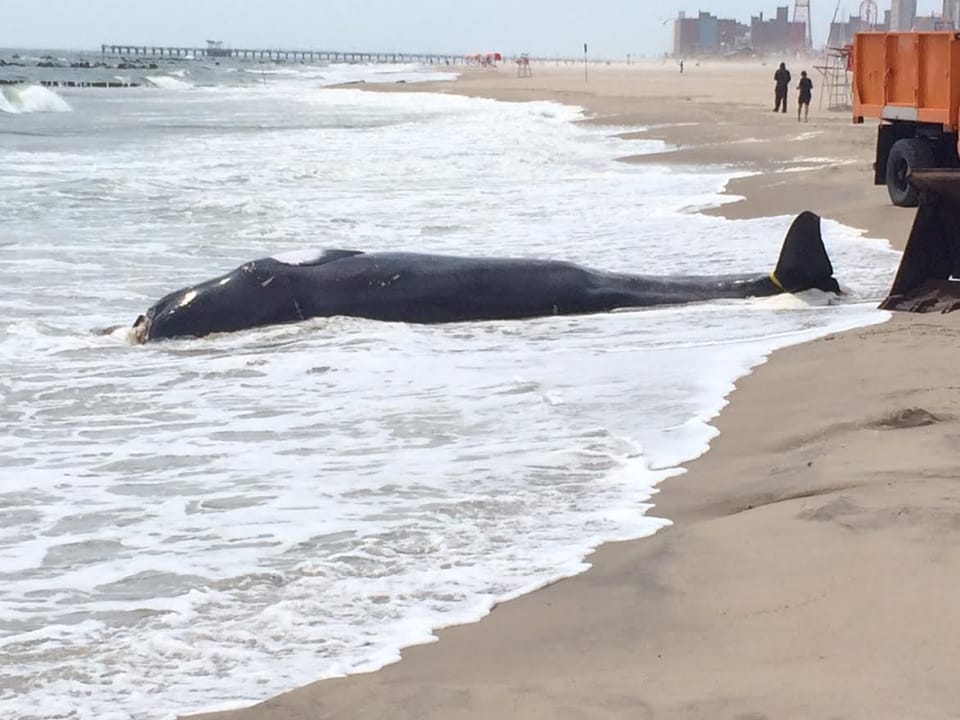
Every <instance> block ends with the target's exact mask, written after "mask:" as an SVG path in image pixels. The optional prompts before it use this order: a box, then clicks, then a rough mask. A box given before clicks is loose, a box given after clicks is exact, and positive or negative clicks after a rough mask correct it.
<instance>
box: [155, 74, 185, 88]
mask: <svg viewBox="0 0 960 720" xmlns="http://www.w3.org/2000/svg"><path fill="white" fill-rule="evenodd" d="M145 79H146V80H147V82H149V83H150V84H151V85H153V86H155V87H158V88H163V89H164V90H188V89H189V88H192V87H193V83H191V82H188V81H186V80H181V79H180V78H175V77H171V76H170V75H147V76H146V78H145Z"/></svg>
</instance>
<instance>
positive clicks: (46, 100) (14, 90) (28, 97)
mask: <svg viewBox="0 0 960 720" xmlns="http://www.w3.org/2000/svg"><path fill="white" fill-rule="evenodd" d="M71 110H73V108H71V107H70V105H69V104H68V103H67V101H66V100H64V99H63V98H62V97H60V96H59V95H57V94H56V93H55V92H54V91H53V90H49V89H47V88H45V87H43V86H42V85H25V86H23V87H10V86H8V87H4V88H0V112H5V113H13V114H20V113H31V112H70V111H71Z"/></svg>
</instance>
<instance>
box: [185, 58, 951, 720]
mask: <svg viewBox="0 0 960 720" xmlns="http://www.w3.org/2000/svg"><path fill="white" fill-rule="evenodd" d="M801 69H803V66H798V65H796V64H793V63H791V70H792V71H793V74H794V79H795V81H796V79H797V78H798V77H799V71H800V70H801ZM807 69H808V72H811V75H812V77H813V80H814V84H815V89H814V102H813V108H812V111H811V117H810V121H809V122H807V123H798V122H797V117H796V114H795V105H794V104H793V103H794V102H795V90H794V91H792V92H791V96H790V101H791V107H790V111H791V112H790V113H788V114H786V115H781V114H777V115H774V113H773V112H771V110H772V105H773V83H772V75H773V70H774V66H773V65H772V64H771V65H767V66H761V65H760V64H759V63H755V64H752V65H730V64H725V63H720V62H715V63H704V64H702V65H700V66H697V65H695V64H693V63H691V62H688V63H687V64H686V67H685V72H684V73H683V75H681V74H680V73H679V71H678V68H677V67H676V66H675V65H673V64H641V65H636V64H635V65H632V66H630V67H627V66H625V65H611V66H593V65H592V66H591V67H590V69H589V80H588V82H586V83H585V82H584V78H583V68H582V66H580V67H578V66H563V65H560V66H549V65H548V66H539V65H538V66H535V67H534V68H533V71H534V77H533V78H531V79H520V78H517V77H516V73H515V72H514V71H513V69H512V68H510V67H509V66H505V67H503V68H501V69H500V70H498V71H479V70H478V71H475V72H471V73H469V74H467V75H465V76H463V77H462V78H461V79H460V80H458V81H456V82H449V83H440V84H435V85H433V86H431V88H430V89H431V90H432V91H436V92H454V93H461V94H468V95H477V96H485V97H493V98H499V99H505V100H517V101H522V100H530V99H552V100H559V101H562V102H567V103H572V104H576V105H581V106H583V107H584V108H586V109H587V110H588V111H589V113H590V114H591V116H592V117H591V120H590V122H601V123H606V124H611V125H614V126H634V127H636V126H647V127H649V129H648V130H646V131H645V132H642V133H636V132H626V133H625V137H626V139H627V141H626V142H625V143H624V146H625V152H624V155H625V159H627V161H630V162H647V163H669V164H676V163H681V164H682V163H691V164H703V163H705V162H710V163H717V164H723V165H727V166H731V167H736V168H740V169H743V170H744V171H749V172H751V173H754V174H753V175H751V176H750V177H745V178H742V179H739V180H736V181H734V182H732V183H731V184H730V186H729V187H728V192H729V193H730V194H731V195H734V196H741V197H742V199H740V200H738V201H737V202H733V203H731V204H727V205H724V206H722V207H720V208H717V209H715V210H712V211H710V212H715V213H717V214H721V215H725V216H727V217H738V218H742V217H755V216H763V215H776V214H784V213H796V212H799V211H801V210H804V209H810V210H814V211H816V212H819V213H820V214H822V215H823V216H825V217H829V218H833V219H836V220H839V221H841V222H844V223H847V224H850V225H853V226H855V227H860V228H863V229H864V230H865V231H866V233H867V235H868V236H869V237H874V238H878V240H877V242H884V238H885V239H888V240H889V241H890V242H891V243H892V244H893V245H894V246H895V247H900V248H902V243H903V241H904V240H905V239H906V237H907V234H908V232H909V228H910V225H911V223H912V221H913V214H914V213H913V211H910V210H905V209H900V208H894V207H892V206H891V205H890V203H889V200H888V198H887V195H886V190H885V189H884V188H883V187H875V186H873V184H872V170H871V164H872V160H873V145H874V138H875V133H876V126H875V125H874V124H871V123H868V124H865V125H861V126H855V125H853V124H852V123H851V122H850V117H849V114H848V113H829V112H826V111H824V110H820V109H819V108H818V99H819V94H820V90H819V85H820V80H821V78H820V77H819V76H818V75H817V74H815V73H813V72H812V70H813V68H812V67H807ZM382 89H388V90H400V91H410V90H417V89H418V88H416V87H411V86H405V87H389V88H382ZM419 89H422V88H419ZM631 137H656V138H661V139H663V140H665V141H666V142H667V143H670V144H671V145H673V146H676V148H677V149H675V150H674V151H672V152H670V153H664V154H658V155H655V156H649V155H647V156H642V157H629V155H630V143H629V139H630V138H631ZM784 170H789V172H783V171H784ZM838 271H839V274H840V275H841V276H842V269H839V268H838ZM891 280H892V278H891ZM958 342H960V314H954V315H907V314H896V315H894V316H893V317H892V319H891V320H890V321H888V322H887V323H885V324H882V325H879V326H874V327H871V328H865V329H860V330H855V331H851V332H848V333H844V334H840V335H835V336H830V337H826V338H822V339H820V340H817V341H815V342H811V343H808V344H805V345H801V346H794V347H790V348H786V349H783V350H780V351H778V352H776V353H774V354H773V355H772V356H771V358H770V359H769V361H768V362H767V363H766V364H764V365H761V366H760V367H759V368H757V369H756V370H755V371H754V372H753V373H752V374H750V375H748V376H747V377H745V378H743V379H741V380H740V381H739V382H738V383H737V389H736V390H735V392H734V393H733V394H732V395H731V397H730V404H729V405H728V406H727V407H726V409H725V410H724V411H723V412H722V414H721V415H720V417H719V418H718V420H717V422H716V425H717V427H718V428H719V430H720V435H719V437H718V438H717V439H716V440H714V442H713V443H712V444H711V449H710V450H709V452H708V453H707V454H706V455H704V456H703V457H701V458H700V459H698V460H696V461H695V462H693V463H690V464H689V465H688V469H689V472H688V473H687V474H686V475H683V476H681V477H678V478H673V479H670V480H668V481H667V482H665V483H664V485H663V486H662V488H661V492H660V493H659V494H658V495H657V496H656V497H655V498H654V501H655V503H656V507H655V508H654V510H653V511H652V513H651V514H653V515H657V516H661V517H668V518H670V519H671V520H673V521H674V524H673V525H672V526H671V527H668V528H666V529H664V530H661V531H660V532H659V533H657V534H656V535H655V536H653V537H651V538H646V539H642V540H636V541H631V542H624V543H611V544H608V545H604V546H602V547H601V548H599V549H598V550H597V551H596V552H595V553H594V554H593V555H591V556H590V558H589V561H590V562H591V564H592V568H591V569H590V570H589V571H587V572H586V573H583V574H581V575H578V576H576V577H573V578H570V579H567V580H563V581H560V582H557V583H555V584H553V585H551V586H549V587H547V588H544V589H542V590H540V591H537V592H535V593H532V594H530V595H527V596H524V597H521V598H519V599H517V600H513V601H510V602H507V603H504V604H502V605H500V606H498V607H497V608H495V609H494V611H493V612H492V613H491V614H490V615H489V616H488V617H486V618H484V619H483V620H481V621H480V622H478V623H475V624H471V625H464V626H460V627H454V628H448V629H445V630H441V631H439V632H438V633H437V635H438V638H439V639H438V641H437V642H436V643H432V644H429V645H423V646H418V647H413V648H408V649H406V650H404V651H403V659H402V660H401V661H400V662H399V663H396V664H394V665H390V666H388V667H386V668H383V669H382V670H380V671H377V672H375V673H369V674H364V675H354V676H350V677H347V678H337V679H332V680H325V681H320V682H317V683H314V684H311V685H308V686H306V687H304V688H300V689H297V690H294V691H292V692H289V693H286V694H284V695H281V696H279V697H276V698H273V699H270V700H267V701H265V702H264V703H261V704H259V705H257V706H254V707H253V708H250V709H246V710H237V711H231V712H227V713H220V714H211V715H203V716H194V717H195V718H210V719H212V718H218V720H253V719H254V718H256V719H257V720H294V719H297V720H300V719H306V718H311V719H319V718H338V719H339V718H396V719H406V718H410V719H412V718H437V719H438V720H439V719H442V720H455V719H457V718H491V719H493V718H518V719H529V720H534V719H537V720H539V719H542V718H563V719H570V720H574V719H578V718H584V719H587V718H589V719H593V718H601V719H602V718H624V719H626V718H629V719H631V720H641V719H645V718H690V719H692V718H704V719H711V720H712V719H714V718H718V719H720V718H724V719H725V718H729V719H731V720H763V719H764V718H770V719H774V718H776V719H780V718H798V719H799V718H804V719H806V718H824V719H827V718H831V719H833V718H864V719H868V718H869V719H870V720H878V719H881V718H897V719H898V720H900V719H902V718H948V717H960V683H958V682H957V680H956V677H955V669H956V668H957V667H958V666H960V665H958V662H960V642H958V641H960V631H958V628H960V622H958V621H960V609H958V608H960V604H958V602H957V601H958V600H960V592H958V591H960V573H958V570H960V542H958V540H960V495H958V493H957V492H956V490H957V487H958V480H960V456H958V454H957V453H956V451H955V450H954V446H953V442H954V441H955V438H957V437H958V436H960V422H958V420H957V418H956V417H955V416H954V412H955V408H956V407H957V400H958V398H960V383H958V382H955V381H954V379H953V375H954V374H955V346H956V345H957V344H958Z"/></svg>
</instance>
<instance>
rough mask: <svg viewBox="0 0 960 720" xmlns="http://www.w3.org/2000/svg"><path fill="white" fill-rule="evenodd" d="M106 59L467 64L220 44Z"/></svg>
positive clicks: (132, 48) (117, 51)
mask: <svg viewBox="0 0 960 720" xmlns="http://www.w3.org/2000/svg"><path fill="white" fill-rule="evenodd" d="M100 54H101V55H102V56H103V57H123V58H132V57H142V58H179V59H182V60H189V59H199V58H211V59H216V58H235V59H239V60H271V61H274V62H275V61H277V60H280V61H294V62H296V61H299V62H317V61H324V60H325V61H327V62H333V63H378V64H383V63H421V64H423V65H458V64H466V62H467V59H466V58H465V57H464V56H462V55H450V54H442V53H439V54H438V53H401V52H359V51H350V52H342V51H339V50H284V49H275V48H272V49H271V48H228V47H223V45H222V44H220V43H214V42H209V43H207V47H171V46H162V45H111V44H109V43H104V44H102V45H101V46H100Z"/></svg>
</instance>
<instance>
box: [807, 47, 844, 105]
mask: <svg viewBox="0 0 960 720" xmlns="http://www.w3.org/2000/svg"><path fill="white" fill-rule="evenodd" d="M851 52H852V48H851V47H850V46H849V45H844V46H843V47H828V48H827V58H826V64H824V65H817V66H815V68H816V70H818V71H819V72H820V73H821V74H822V75H823V84H822V85H820V109H821V110H822V109H823V95H824V93H826V95H827V110H849V109H850V108H851V107H852V103H851V100H850V53H851Z"/></svg>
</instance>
